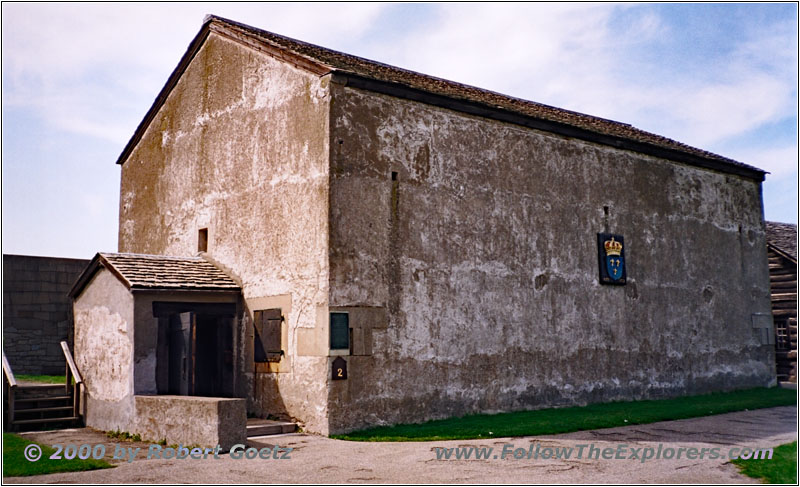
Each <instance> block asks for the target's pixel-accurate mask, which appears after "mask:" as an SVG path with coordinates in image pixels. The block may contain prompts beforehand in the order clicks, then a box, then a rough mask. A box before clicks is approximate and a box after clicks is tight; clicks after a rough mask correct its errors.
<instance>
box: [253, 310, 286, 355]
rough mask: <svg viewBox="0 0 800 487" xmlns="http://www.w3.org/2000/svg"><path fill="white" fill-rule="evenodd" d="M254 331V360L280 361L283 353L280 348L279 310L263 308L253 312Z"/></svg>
mask: <svg viewBox="0 0 800 487" xmlns="http://www.w3.org/2000/svg"><path fill="white" fill-rule="evenodd" d="M253 318H254V320H253V321H254V325H255V333H254V343H253V345H254V346H253V353H254V357H253V358H254V361H255V362H280V360H281V356H283V355H284V352H283V350H282V349H281V323H282V322H283V316H281V310H280V309H279V308H276V309H265V310H258V311H255V312H254V313H253Z"/></svg>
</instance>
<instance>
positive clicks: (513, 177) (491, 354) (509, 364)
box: [328, 83, 775, 432]
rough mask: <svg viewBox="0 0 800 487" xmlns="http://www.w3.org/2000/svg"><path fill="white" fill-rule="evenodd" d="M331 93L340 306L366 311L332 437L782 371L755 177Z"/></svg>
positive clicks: (333, 281) (335, 393) (340, 384)
mask: <svg viewBox="0 0 800 487" xmlns="http://www.w3.org/2000/svg"><path fill="white" fill-rule="evenodd" d="M331 91H332V102H331V107H332V119H331V139H332V143H331V147H332V153H331V159H332V160H331V189H330V194H331V210H330V215H331V219H330V243H329V246H330V247H329V248H330V276H331V277H330V300H329V305H330V309H331V310H336V309H342V310H348V311H349V312H350V313H351V322H352V321H356V320H357V321H360V323H357V324H352V323H351V327H352V328H353V342H354V343H353V353H352V355H351V356H350V357H347V360H348V379H347V380H343V381H335V382H333V381H331V382H329V384H330V396H329V404H328V411H329V416H330V431H331V432H338V431H345V430H348V429H353V428H361V427H367V426H374V425H377V424H390V423H398V422H416V421H424V420H427V419H433V418H442V417H448V416H457V415H463V414H469V413H476V412H495V411H509V410H520V409H535V408H541V407H548V406H561V405H576V404H585V403H588V402H604V401H614V400H630V399H641V398H659V397H669V396H677V395H684V394H696V393H704V392H709V391H715V390H726V389H734V388H747V387H755V386H768V385H770V384H774V383H775V373H774V370H775V369H774V367H775V365H774V357H773V355H774V354H773V352H772V346H771V344H770V343H769V341H768V340H763V339H762V338H760V337H765V336H767V335H765V334H764V332H765V331H766V330H763V329H757V327H761V328H764V327H768V326H769V324H768V322H769V320H764V319H763V318H764V317H765V316H766V317H768V316H769V313H770V300H769V276H768V272H767V256H766V243H765V234H764V222H763V216H762V215H763V214H762V207H761V185H760V183H759V182H758V181H754V180H750V179H746V178H744V177H740V176H734V175H729V174H724V173H720V172H716V171H713V170H707V169H701V168H697V167H692V166H688V165H685V164H680V163H676V162H672V161H668V160H664V159H659V158H656V157H651V156H646V155H642V154H639V153H635V152H631V151H627V150H621V149H616V148H612V147H609V146H604V145H599V144H596V143H590V142H585V141H580V140H576V139H570V138H566V137H562V136H557V135H554V134H551V133H547V132H542V131H537V130H533V129H528V128H524V127H520V126H517V125H512V124H509V123H503V122H498V121H492V120H487V119H482V118H478V117H474V116H469V115H465V114H462V113H459V112H455V111H452V110H449V109H445V108H439V107H435V106H431V105H426V104H423V103H419V102H415V101H409V100H404V99H399V98H394V97H390V96H385V95H380V94H376V93H372V92H367V91H361V90H358V89H353V88H350V87H346V86H341V85H338V84H336V83H331ZM598 233H617V234H622V235H623V236H624V239H625V245H626V249H625V253H626V261H627V276H628V279H627V285H625V286H606V285H601V284H600V283H599V282H598V251H597V237H596V235H597V234H598ZM381 308H384V309H385V310H386V311H387V313H386V316H388V323H382V322H381V320H377V319H369V318H367V317H366V315H364V318H363V319H361V318H359V317H357V316H355V315H354V313H355V312H357V311H358V310H359V309H363V310H365V311H366V310H369V312H370V313H371V314H372V315H375V316H379V315H380V314H379V313H377V312H376V310H378V309H381ZM765 321H766V323H765ZM356 331H359V333H356ZM770 332H771V330H770ZM359 340H361V341H366V343H362V344H359V343H357V342H358V341H359ZM420 378H424V380H420Z"/></svg>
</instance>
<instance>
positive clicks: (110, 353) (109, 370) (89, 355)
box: [73, 269, 134, 431]
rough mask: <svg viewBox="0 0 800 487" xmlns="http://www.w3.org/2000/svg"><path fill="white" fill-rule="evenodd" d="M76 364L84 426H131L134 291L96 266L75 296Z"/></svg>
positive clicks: (123, 428)
mask: <svg viewBox="0 0 800 487" xmlns="http://www.w3.org/2000/svg"><path fill="white" fill-rule="evenodd" d="M73 312H74V316H75V347H74V355H75V364H76V365H77V366H78V371H79V372H80V373H81V376H82V377H83V381H84V387H85V389H84V390H85V391H86V405H85V416H84V419H85V421H86V426H90V427H92V428H96V429H99V430H104V431H110V430H120V431H131V426H132V425H133V421H134V402H133V335H134V333H133V296H132V295H131V294H130V293H129V292H128V290H127V288H126V287H125V286H124V285H123V284H122V283H121V282H120V281H119V280H118V279H117V278H116V277H115V276H113V275H112V274H111V273H110V272H109V271H107V270H105V269H100V270H99V271H98V272H97V274H95V276H94V277H93V278H92V280H91V281H90V282H89V283H88V284H87V286H86V287H85V288H84V291H83V292H82V293H81V294H80V295H79V296H78V297H77V298H76V299H75V300H74V302H73Z"/></svg>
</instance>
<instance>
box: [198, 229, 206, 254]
mask: <svg viewBox="0 0 800 487" xmlns="http://www.w3.org/2000/svg"><path fill="white" fill-rule="evenodd" d="M197 251H198V252H208V228H201V229H200V230H199V231H198V232H197Z"/></svg>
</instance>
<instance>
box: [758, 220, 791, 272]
mask: <svg viewBox="0 0 800 487" xmlns="http://www.w3.org/2000/svg"><path fill="white" fill-rule="evenodd" d="M766 225H767V245H768V246H771V247H773V248H774V249H777V250H778V251H779V252H780V253H782V254H783V255H784V256H785V257H788V258H790V259H791V260H793V261H794V262H795V263H797V225H794V224H791V223H779V222H766Z"/></svg>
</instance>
